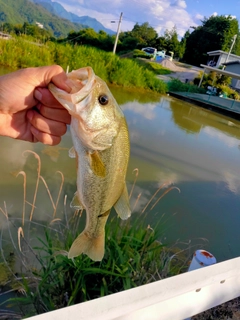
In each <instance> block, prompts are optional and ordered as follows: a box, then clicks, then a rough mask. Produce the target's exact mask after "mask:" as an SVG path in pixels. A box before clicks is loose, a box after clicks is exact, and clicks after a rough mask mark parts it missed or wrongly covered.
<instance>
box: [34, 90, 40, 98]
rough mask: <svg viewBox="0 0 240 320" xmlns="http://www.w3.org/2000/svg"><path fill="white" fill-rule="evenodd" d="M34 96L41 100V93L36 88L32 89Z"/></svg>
mask: <svg viewBox="0 0 240 320" xmlns="http://www.w3.org/2000/svg"><path fill="white" fill-rule="evenodd" d="M34 97H35V98H36V99H37V100H39V101H41V99H42V93H41V92H40V91H39V90H38V89H36V90H35V91H34Z"/></svg>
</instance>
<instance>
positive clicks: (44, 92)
mask: <svg viewBox="0 0 240 320" xmlns="http://www.w3.org/2000/svg"><path fill="white" fill-rule="evenodd" d="M34 98H35V99H37V100H38V101H39V102H41V103H42V104H43V105H45V106H47V107H50V108H57V109H65V108H64V107H63V106H62V105H61V104H60V103H59V102H58V101H57V100H56V99H55V98H54V96H53V95H52V94H51V92H50V91H49V90H48V89H47V88H40V87H39V88H36V89H35V91H34Z"/></svg>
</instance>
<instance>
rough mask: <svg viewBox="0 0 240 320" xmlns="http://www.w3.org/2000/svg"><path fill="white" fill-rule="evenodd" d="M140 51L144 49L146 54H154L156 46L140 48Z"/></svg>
mask: <svg viewBox="0 0 240 320" xmlns="http://www.w3.org/2000/svg"><path fill="white" fill-rule="evenodd" d="M142 51H144V52H145V53H147V54H152V55H154V56H155V55H156V53H157V49H156V48H152V47H147V48H142Z"/></svg>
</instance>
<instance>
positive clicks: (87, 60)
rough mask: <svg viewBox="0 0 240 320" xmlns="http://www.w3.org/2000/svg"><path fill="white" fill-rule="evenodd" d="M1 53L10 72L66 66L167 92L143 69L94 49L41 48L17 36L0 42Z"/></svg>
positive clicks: (54, 45)
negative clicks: (89, 70) (22, 69)
mask: <svg viewBox="0 0 240 320" xmlns="http://www.w3.org/2000/svg"><path fill="white" fill-rule="evenodd" d="M0 52H1V55H0V64H3V65H5V66H8V67H11V68H13V69H18V68H25V67H36V66H41V65H51V64H59V65H61V66H62V67H63V68H64V69H65V70H66V68H67V66H69V69H70V70H74V69H75V70H76V69H78V68H81V67H86V66H91V67H92V68H93V69H94V71H95V73H96V74H97V75H98V76H99V77H100V78H102V79H103V80H105V81H106V82H108V83H114V84H116V85H120V86H124V87H136V88H139V89H144V90H152V91H155V92H158V93H165V92H166V89H167V87H166V84H165V83H164V82H163V81H161V80H159V79H157V78H156V76H155V73H154V72H153V71H150V70H149V69H148V68H147V67H146V66H144V65H142V66H141V65H139V64H138V63H136V62H135V61H134V60H132V59H121V58H119V57H118V56H117V55H113V54H112V53H110V52H105V51H102V50H99V49H96V48H93V47H87V46H78V45H70V44H68V43H66V44H58V43H53V42H47V43H46V44H45V45H41V46H40V45H39V44H34V43H32V42H30V41H26V40H25V39H22V38H21V37H18V38H14V39H12V40H0Z"/></svg>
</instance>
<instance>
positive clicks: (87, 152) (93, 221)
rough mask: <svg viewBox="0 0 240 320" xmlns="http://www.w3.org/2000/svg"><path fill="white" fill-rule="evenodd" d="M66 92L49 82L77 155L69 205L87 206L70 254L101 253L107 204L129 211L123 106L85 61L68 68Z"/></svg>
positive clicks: (123, 215) (93, 256) (125, 214)
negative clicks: (68, 118)
mask: <svg viewBox="0 0 240 320" xmlns="http://www.w3.org/2000/svg"><path fill="white" fill-rule="evenodd" d="M68 77H69V84H70V86H72V88H73V89H72V92H71V93H70V94H68V93H66V92H63V91H62V90H60V89H58V88H56V87H55V86H54V85H53V84H50V85H49V89H50V91H51V92H52V93H53V95H54V96H55V98H56V99H57V100H58V101H59V102H60V103H61V104H62V105H63V106H64V107H65V108H66V109H67V110H68V111H69V113H70V114H71V116H72V120H71V125H70V128H71V134H72V140H73V145H74V149H71V150H70V153H69V154H70V156H71V157H76V158H77V192H76V194H75V196H74V199H73V201H72V203H71V206H72V207H75V208H78V209H80V208H84V209H85V210H86V226H85V229H84V231H83V232H82V233H81V234H80V235H79V236H78V237H77V239H76V240H75V241H74V242H73V244H72V246H71V248H70V251H69V254H68V256H69V258H73V257H75V256H78V255H80V254H81V253H85V254H87V255H88V256H89V257H90V258H91V259H92V260H95V261H100V260H102V258H103V256H104V240H105V224H106V221H107V219H108V216H109V213H110V210H111V208H112V207H113V206H114V207H115V209H116V212H117V213H118V215H119V216H120V217H121V218H122V219H127V218H128V217H129V216H130V214H131V211H130V208H129V200H128V193H127V188H126V183H125V177H126V171H127V166H128V160H129V153H130V145H129V135H128V128H127V123H126V120H125V117H124V115H123V112H122V111H121V109H120V108H119V106H118V105H117V102H116V101H115V99H114V97H113V96H112V94H111V92H110V91H109V89H108V87H107V85H106V83H105V82H104V81H102V80H101V79H100V78H99V77H97V76H95V75H94V72H93V70H92V69H91V68H90V67H86V68H81V69H79V70H76V71H73V72H71V73H70V74H68Z"/></svg>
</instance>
